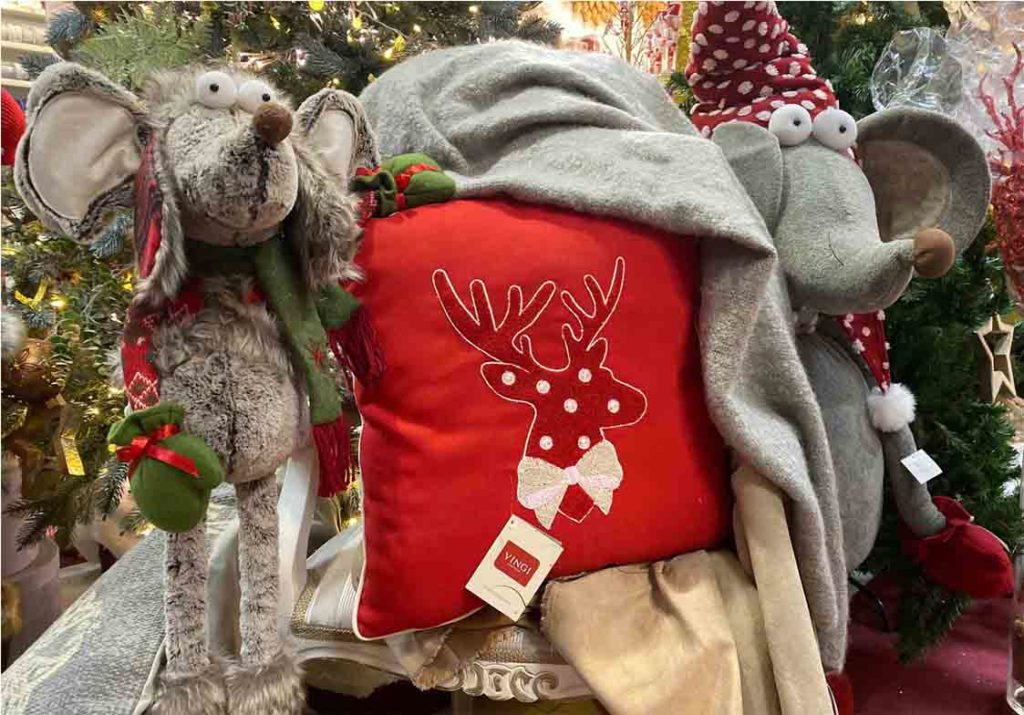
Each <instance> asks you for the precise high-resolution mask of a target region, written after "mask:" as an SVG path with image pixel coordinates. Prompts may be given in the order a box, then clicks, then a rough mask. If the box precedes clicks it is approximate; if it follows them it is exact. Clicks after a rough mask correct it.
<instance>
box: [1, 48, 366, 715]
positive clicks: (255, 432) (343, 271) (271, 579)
mask: <svg viewBox="0 0 1024 715" xmlns="http://www.w3.org/2000/svg"><path fill="white" fill-rule="evenodd" d="M27 122H28V129H27V133H26V135H25V138H24V139H23V140H22V142H21V143H20V145H19V147H18V150H17V161H16V174H15V176H16V181H17V185H18V189H19V190H20V192H21V193H22V195H23V197H24V199H25V201H26V203H27V204H28V205H29V207H30V208H31V209H32V210H33V211H35V212H36V213H37V214H38V216H39V217H40V219H41V220H42V221H43V222H44V223H45V224H46V225H47V226H49V227H50V228H51V229H54V230H57V231H61V232H63V233H65V234H67V235H69V236H71V237H73V238H76V239H79V240H89V238H90V237H91V236H92V235H93V233H94V232H95V231H96V230H97V229H98V228H101V227H102V226H103V225H104V223H105V221H106V220H107V219H108V218H109V217H110V216H111V214H112V213H113V212H115V211H117V210H119V209H123V208H127V207H131V206H134V209H135V250H136V264H137V265H136V272H137V284H136V292H135V295H134V298H133V301H132V304H131V308H130V310H129V315H128V319H127V321H126V329H125V335H124V342H123V349H122V361H123V365H124V371H125V387H126V392H127V396H128V400H129V404H130V406H131V408H132V409H133V410H134V412H133V413H132V414H131V415H130V416H129V417H127V418H126V419H125V420H124V421H123V422H122V423H119V424H118V425H115V426H114V428H113V429H112V430H111V441H112V442H114V443H115V444H116V445H118V446H119V451H118V453H119V454H120V455H121V457H122V459H124V460H126V461H127V462H129V464H130V469H131V470H132V492H133V494H134V496H135V498H136V500H137V502H138V503H139V506H140V508H141V510H142V512H143V514H144V515H145V516H146V517H147V518H149V519H150V520H151V521H152V522H153V523H154V524H156V525H157V526H159V527H161V528H163V529H165V530H166V531H167V532H168V534H167V556H166V603H165V611H166V628H167V633H166V655H167V668H166V671H165V673H164V676H163V677H162V679H161V688H160V691H159V692H158V694H157V699H156V702H155V704H154V707H153V712H156V713H172V714H174V715H177V714H179V713H180V714H181V715H185V713H189V714H191V715H195V714H197V713H211V714H212V713H253V714H255V713H261V714H267V713H281V714H284V713H298V712H301V711H302V709H303V703H304V696H303V689H302V680H301V673H300V671H299V669H298V667H297V666H296V665H295V664H294V662H293V660H292V659H291V657H290V656H289V654H288V652H287V650H286V649H285V648H284V646H283V643H282V639H281V636H280V634H279V631H278V616H277V614H278V604H277V594H278V567H277V558H278V553H277V550H278V547H277V515H276V500H277V489H276V482H275V479H274V473H275V470H276V469H277V467H278V466H279V465H280V464H281V463H282V462H283V461H284V460H285V459H286V458H287V457H288V455H289V454H290V453H291V452H292V451H293V450H294V449H295V448H296V447H297V446H299V445H301V444H303V443H305V442H307V441H308V440H309V439H310V437H312V439H313V441H314V442H315V444H316V447H317V452H318V455H319V457H320V473H321V479H320V486H321V494H325V495H326V494H330V493H331V492H332V491H335V490H336V489H337V488H339V487H340V486H341V481H342V480H343V478H344V477H343V475H344V474H345V473H346V470H345V463H346V461H347V455H348V435H347V432H346V430H345V426H344V422H343V420H342V413H341V402H340V397H339V394H338V390H337V387H336V384H337V383H336V380H335V377H334V375H333V373H332V371H331V366H332V360H331V359H330V357H329V356H330V353H331V351H332V348H334V349H338V348H339V347H340V345H341V343H343V342H345V331H346V329H350V328H351V324H349V325H348V326H346V323H347V322H348V318H349V317H351V315H352V314H353V309H354V308H355V307H356V304H355V301H354V300H353V299H352V298H351V297H349V296H348V294H347V293H345V292H344V291H343V290H342V289H341V288H340V287H339V281H340V280H342V279H345V278H347V277H350V270H349V265H350V264H349V259H350V258H351V256H352V254H353V252H354V249H355V244H356V239H357V237H358V233H359V228H358V225H357V222H356V218H357V211H356V204H355V201H354V199H353V198H352V197H351V196H350V195H349V194H348V192H347V189H346V186H347V181H346V178H345V177H348V176H350V175H351V173H352V171H353V169H354V168H355V167H356V166H358V165H373V164H375V163H377V162H376V157H375V156H372V155H370V154H372V152H373V149H372V146H373V145H372V142H370V141H369V130H368V128H367V125H366V123H365V121H364V119H363V115H362V113H361V110H359V109H358V108H357V105H356V104H355V102H354V100H353V99H352V98H351V97H350V96H349V95H346V94H345V93H343V92H338V91H334V90H324V91H322V92H320V93H319V94H317V95H314V96H313V97H311V98H310V99H308V100H307V101H306V102H304V103H303V104H302V106H301V107H299V109H298V110H297V111H296V112H294V113H293V112H292V110H291V109H290V108H289V105H288V100H287V99H286V98H284V97H283V96H282V95H281V93H280V92H279V91H278V90H277V89H275V88H274V87H272V86H270V85H269V84H267V83H266V82H264V81H263V80H260V79H257V78H255V77H253V76H249V75H246V74H244V73H240V72H235V71H232V70H226V69H225V70H203V69H190V70H181V71H176V72H170V73H166V74H162V75H158V76H156V77H154V78H153V80H152V81H151V83H150V85H149V86H148V88H147V90H146V92H145V99H144V100H140V99H138V98H136V97H135V96H133V95H132V94H130V93H128V92H127V91H125V90H123V89H122V88H120V87H118V86H117V85H115V84H114V83H112V82H110V81H108V80H107V79H106V78H104V77H102V76H100V75H98V74H96V73H95V72H92V71H90V70H87V69H84V68H82V67H80V66H78V65H75V64H72V63H61V64H58V65H54V66H53V67H50V68H48V69H47V70H46V71H44V72H43V73H42V75H40V77H39V79H38V80H37V81H36V82H35V83H34V84H33V88H32V92H31V95H30V97H29V102H28V111H27ZM337 352H340V350H337ZM342 357H344V356H342ZM223 479H226V480H227V481H229V482H231V483H233V484H234V485H235V487H236V491H237V494H238V504H239V518H240V523H241V526H240V534H241V547H240V556H239V568H240V572H241V584H242V586H241V609H240V612H241V617H240V632H241V652H240V656H239V659H238V661H237V662H231V663H227V664H223V663H219V662H217V661H214V660H211V658H210V657H209V654H208V653H207V648H206V642H205V628H204V622H205V584H206V553H207V552H206V545H205V521H204V515H205V510H206V505H207V500H208V497H209V492H210V490H211V489H212V488H213V486H215V485H216V484H217V483H218V482H220V481H221V480H223Z"/></svg>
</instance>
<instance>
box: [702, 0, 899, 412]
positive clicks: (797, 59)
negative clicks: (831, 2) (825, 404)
mask: <svg viewBox="0 0 1024 715" xmlns="http://www.w3.org/2000/svg"><path fill="white" fill-rule="evenodd" d="M686 79H687V81H688V82H689V84H690V87H692V88H693V93H694V95H696V97H697V99H699V100H700V103H699V104H697V105H696V106H695V107H694V108H693V111H692V113H691V119H692V120H693V123H694V125H695V126H696V127H697V128H698V129H700V132H701V134H703V135H704V136H706V137H708V136H711V133H712V132H713V131H714V129H715V127H717V126H718V125H719V124H722V123H724V122H735V121H739V122H752V123H754V124H760V125H761V126H763V127H765V128H767V129H769V131H771V132H772V133H773V134H775V135H776V136H777V137H779V141H780V143H781V144H783V145H792V144H795V143H799V142H800V141H802V140H803V139H806V138H807V136H808V135H809V133H810V127H809V126H805V127H804V129H803V131H796V132H792V133H790V132H788V131H787V129H786V127H785V126H782V125H784V124H785V122H784V121H783V122H778V123H773V122H772V116H773V115H774V114H776V112H777V110H780V109H782V108H784V107H786V106H787V105H798V106H799V107H802V109H795V108H794V109H792V110H785V111H784V112H779V116H780V118H782V119H784V120H786V119H788V120H793V119H797V120H799V116H798V115H800V114H803V110H806V112H807V114H809V115H810V117H811V119H812V120H813V119H814V118H815V117H817V116H818V115H819V114H822V113H823V112H825V111H826V110H829V109H837V108H838V102H836V97H835V95H834V94H833V93H832V86H831V85H830V84H829V82H828V81H827V80H823V79H822V78H820V77H818V74H817V72H815V70H814V67H812V66H811V58H810V56H809V55H808V52H807V46H806V45H804V44H803V43H802V42H800V40H798V39H797V38H796V37H795V36H794V35H793V34H792V33H791V32H790V31H789V23H788V22H786V20H785V19H783V18H782V16H781V15H779V11H778V9H777V8H776V7H775V2H774V1H773V0H767V1H762V2H701V3H698V6H697V12H696V13H695V14H694V16H693V30H692V33H691V36H690V61H689V63H688V64H687V66H686ZM838 115H842V116H841V117H840V116H838ZM835 117H836V120H837V122H838V123H835V122H833V124H834V128H835V129H836V130H837V131H838V132H843V131H845V130H849V129H852V130H853V131H852V132H849V133H847V135H846V136H845V137H843V136H841V135H839V134H835V132H833V133H832V134H833V136H832V139H830V138H829V136H828V134H829V132H824V133H823V134H822V136H819V137H818V138H819V140H820V141H822V143H824V144H825V145H826V146H830V147H832V148H834V149H837V150H842V151H846V150H847V149H848V148H849V146H851V145H852V143H853V140H854V139H855V138H856V125H855V124H853V119H852V117H849V116H848V115H846V114H845V113H844V112H843V113H836V114H835ZM847 122H848V124H849V125H848V126H847V127H845V128H844V127H843V126H842V124H844V123H847ZM796 124H799V121H797V122H796ZM825 128H826V129H827V127H825ZM816 136H818V135H817V133H816ZM839 324H840V326H841V327H842V329H843V332H844V333H845V334H846V336H847V338H848V339H849V340H850V346H851V349H852V350H853V352H854V353H856V354H857V355H858V356H859V357H860V358H861V359H862V360H863V361H864V364H865V365H866V366H867V368H868V369H869V370H870V372H871V374H872V376H873V377H874V378H875V381H876V382H877V384H878V387H876V388H874V391H873V393H872V394H871V396H870V397H869V398H868V408H869V413H870V415H871V421H872V423H873V424H874V425H875V427H876V428H877V429H879V430H882V431H883V432H893V431H896V430H898V429H901V428H902V427H903V426H905V425H907V424H909V423H910V422H911V421H913V419H914V407H915V405H914V396H913V394H911V392H910V391H909V390H908V389H907V388H906V387H904V386H903V385H900V384H899V383H894V382H892V376H891V374H890V369H889V351H888V348H889V344H888V342H886V339H885V322H884V313H882V311H878V312H877V313H866V314H861V315H853V314H850V315H845V316H841V317H840V318H839Z"/></svg>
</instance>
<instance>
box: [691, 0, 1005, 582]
mask: <svg viewBox="0 0 1024 715" xmlns="http://www.w3.org/2000/svg"><path fill="white" fill-rule="evenodd" d="M702 6H703V10H702V12H701V13H699V14H698V16H697V18H696V19H695V23H694V28H693V33H694V38H695V41H694V44H693V46H692V47H691V57H690V63H689V66H688V67H687V77H688V80H689V82H690V85H691V86H692V87H693V89H694V93H695V95H696V96H697V97H698V98H699V99H700V100H702V102H701V104H699V105H697V106H696V107H695V108H694V112H693V121H694V124H695V125H696V126H698V127H699V128H701V130H702V133H703V134H704V135H705V136H710V137H711V138H712V140H713V141H714V142H715V143H716V144H717V145H718V146H719V147H720V148H721V149H722V151H723V152H724V154H725V156H726V158H727V159H728V160H729V163H730V165H731V166H732V168H733V171H734V173H735V174H736V177H737V178H738V179H739V180H740V182H741V183H742V184H743V186H744V187H745V188H746V190H747V193H748V194H749V196H750V198H751V200H752V201H753V203H754V204H755V205H756V207H757V208H758V210H759V212H760V213H761V215H762V217H763V218H764V221H765V224H766V226H767V228H768V231H769V233H771V234H772V236H773V237H774V241H775V247H776V250H777V251H778V254H779V260H780V263H781V265H782V268H783V272H784V274H785V276H786V280H787V283H788V286H789V293H790V300H791V303H792V307H793V309H794V311H795V319H794V323H795V326H796V331H797V334H798V348H799V350H800V355H801V358H802V360H803V363H804V367H805V368H806V370H807V374H808V377H809V378H810V381H811V384H812V386H813V388H814V391H815V395H816V396H817V398H818V403H819V405H820V407H821V412H822V416H823V418H824V422H825V428H826V430H827V432H828V437H829V445H830V449H831V453H832V460H833V463H834V467H835V474H836V480H837V492H838V495H839V506H840V511H841V516H842V522H843V538H844V550H845V557H846V565H847V568H848V569H849V570H853V569H856V568H857V567H858V566H859V565H860V564H861V563H862V562H863V561H864V559H865V558H866V557H867V555H868V553H869V552H870V551H871V549H872V547H873V545H874V543H875V537H876V535H877V533H878V528H879V525H880V520H881V514H882V504H883V478H884V476H885V475H888V478H889V486H890V488H891V492H892V495H893V497H894V499H895V502H896V506H897V508H898V510H899V514H900V517H901V518H902V520H903V522H904V524H905V525H906V527H907V528H908V530H909V533H908V535H907V537H906V539H905V543H904V548H905V549H906V550H908V552H910V553H911V554H912V555H913V556H914V557H915V558H917V560H918V561H919V562H920V563H922V565H923V566H924V570H925V573H926V575H928V576H929V577H930V578H932V580H934V581H936V582H938V583H941V584H942V585H945V586H947V587H949V588H952V589H954V590H960V591H964V590H966V591H968V592H972V591H974V592H973V593H972V595H999V594H998V593H997V592H999V591H1000V590H1005V587H1006V584H1007V583H1008V580H1007V576H1008V574H1009V573H1010V569H1009V560H1008V559H1007V558H1006V554H1005V550H1004V549H1003V548H1002V547H1001V546H1000V545H999V543H998V540H997V539H996V538H995V536H994V535H992V534H991V533H989V532H987V531H985V530H984V529H982V528H981V527H979V526H977V525H974V524H971V523H970V519H969V517H970V515H969V514H967V513H966V511H965V510H964V509H963V507H962V506H960V505H959V504H958V503H956V502H954V501H953V500H949V499H945V498H937V499H936V500H934V501H933V500H932V498H931V497H930V495H929V493H928V490H927V487H926V486H925V485H924V484H923V483H921V482H920V481H918V480H917V479H916V478H915V477H914V476H912V474H911V473H910V472H909V471H908V469H907V468H906V467H905V466H904V465H903V464H902V463H901V460H902V459H903V458H905V457H907V456H908V455H910V454H912V453H913V452H915V451H916V450H917V447H916V445H915V443H914V437H913V434H912V433H911V431H910V423H911V422H912V421H913V419H914V401H913V396H912V395H911V394H910V392H909V390H907V389H906V388H905V387H903V386H902V385H899V384H895V383H893V382H892V377H891V374H890V370H889V362H888V352H887V347H888V345H887V343H886V340H885V331H884V323H883V319H884V314H883V313H882V311H883V310H884V309H885V308H887V307H888V306H890V305H891V304H892V303H894V302H895V301H896V300H897V299H898V298H899V297H900V296H901V295H902V294H903V292H904V290H906V288H907V285H908V284H909V283H910V280H911V279H912V278H913V277H914V276H915V275H919V276H924V277H931V278H934V277H937V276H941V275H943V274H944V273H946V272H947V271H948V270H949V268H950V267H951V266H952V264H953V261H954V259H955V257H956V255H957V254H958V253H959V252H962V251H963V250H964V249H965V248H966V247H967V246H968V245H970V243H971V242H972V241H973V240H974V237H975V236H976V235H977V233H978V231H979V229H980V227H981V224H982V222H983V221H984V218H985V212H986V210H987V207H988V199H989V186H990V181H989V173H988V166H987V164H986V161H985V156H984V153H983V151H982V149H981V148H980V147H979V146H978V144H977V142H976V141H975V140H974V139H973V137H971V136H970V135H969V134H968V133H967V132H966V131H965V130H964V129H963V128H962V127H960V126H959V125H958V124H957V123H956V122H954V121H952V120H951V119H948V118H946V117H944V116H942V115H939V114H936V113H932V112H927V111H923V110H915V109H889V110H885V111H882V112H879V113H877V114H873V115H871V116H868V117H866V118H864V119H862V120H860V121H859V122H855V121H854V120H853V118H852V117H851V116H850V115H849V114H847V113H846V112H843V111H842V110H840V109H839V108H838V106H837V102H836V99H835V95H834V94H833V92H832V87H831V85H830V84H829V83H828V82H827V81H825V80H823V79H821V78H820V77H818V76H817V73H816V72H815V70H814V67H813V66H812V65H811V61H810V57H809V55H808V49H807V47H806V46H805V45H803V44H802V43H801V42H800V41H799V40H798V39H797V38H796V37H795V36H793V34H792V33H791V32H789V25H788V23H787V22H786V20H785V19H784V18H782V17H781V16H780V15H779V14H778V10H777V9H776V7H775V4H774V3H745V4H744V5H743V7H739V6H738V4H735V5H734V4H730V3H724V4H718V5H716V4H714V3H707V4H703V5H702ZM748 6H749V7H748ZM975 589H977V590H975ZM988 591H992V592H988Z"/></svg>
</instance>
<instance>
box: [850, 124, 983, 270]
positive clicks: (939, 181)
mask: <svg viewBox="0 0 1024 715" xmlns="http://www.w3.org/2000/svg"><path fill="white" fill-rule="evenodd" d="M857 157H858V158H859V159H860V162H861V166H862V168H863V169H864V174H865V175H866V176H867V178H868V181H869V182H870V183H871V189H872V191H873V192H874V194H875V213H876V214H877V217H878V228H879V231H880V232H881V234H882V238H883V240H886V241H889V240H893V239H897V238H912V237H913V236H914V235H916V234H917V233H918V232H919V231H920V230H921V229H925V228H933V227H937V228H940V229H942V230H943V231H945V232H946V233H948V234H949V235H950V236H952V237H953V241H954V242H955V243H956V248H957V253H962V252H963V251H964V249H966V248H967V247H968V246H969V245H971V242H972V241H973V240H974V237H975V236H977V235H978V231H979V230H980V229H981V226H982V224H983V223H984V222H985V213H986V212H987V211H988V202H989V190H990V188H991V186H990V185H991V181H990V178H989V167H988V162H987V161H986V159H985V152H984V151H983V150H982V148H981V146H979V145H978V142H977V141H975V139H974V137H972V136H971V135H970V134H969V133H968V132H967V131H966V130H965V129H964V128H963V127H961V126H960V125H959V124H957V123H956V122H955V121H953V120H952V119H949V118H948V117H945V116H943V115H941V114H937V113H935V112H930V111H927V110H924V109H914V108H909V107H898V108H893V109H885V110H883V111H881V112H878V113H876V114H871V115H869V116H867V117H865V118H864V119H861V120H860V121H859V122H857Z"/></svg>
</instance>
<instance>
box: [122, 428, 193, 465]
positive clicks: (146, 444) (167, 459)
mask: <svg viewBox="0 0 1024 715" xmlns="http://www.w3.org/2000/svg"><path fill="white" fill-rule="evenodd" d="M180 431H181V429H180V428H179V427H178V425H174V424H166V425H160V426H159V427H157V428H156V429H155V430H153V431H152V432H150V433H149V434H142V435H139V436H138V437H135V438H134V439H133V440H132V441H131V444H129V445H126V446H124V447H119V448H118V450H117V458H118V459H120V460H121V461H122V462H127V463H128V476H129V477H131V475H132V473H133V472H134V471H135V468H136V467H137V466H139V462H140V461H141V460H142V458H143V457H149V458H150V459H155V460H157V461H159V462H163V463H164V464H169V465H170V466H172V467H174V468H175V469H178V470H181V471H182V472H185V473H186V474H189V475H191V476H193V477H196V478H198V477H199V470H198V469H196V463H195V462H193V461H192V460H191V459H189V458H188V457H186V456H184V455H182V454H178V453H177V452H175V451H174V450H172V449H168V448H167V447H161V446H160V445H159V444H158V443H159V442H162V441H163V440H165V439H167V438H168V437H170V436H172V435H176V434H178V432H180Z"/></svg>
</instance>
